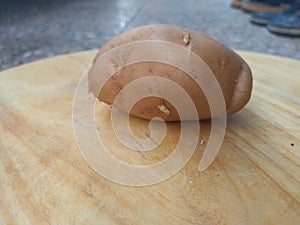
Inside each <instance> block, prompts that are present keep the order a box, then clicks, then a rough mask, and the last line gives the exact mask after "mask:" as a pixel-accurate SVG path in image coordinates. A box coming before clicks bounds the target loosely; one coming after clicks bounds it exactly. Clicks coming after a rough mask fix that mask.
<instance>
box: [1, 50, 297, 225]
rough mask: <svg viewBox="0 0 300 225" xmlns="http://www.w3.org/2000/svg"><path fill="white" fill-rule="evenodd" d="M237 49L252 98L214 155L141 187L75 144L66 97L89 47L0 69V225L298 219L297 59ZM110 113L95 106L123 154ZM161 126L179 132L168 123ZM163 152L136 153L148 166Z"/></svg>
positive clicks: (204, 132)
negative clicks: (109, 175) (101, 168)
mask: <svg viewBox="0 0 300 225" xmlns="http://www.w3.org/2000/svg"><path fill="white" fill-rule="evenodd" d="M239 53H240V54H241V56H242V57H243V58H244V59H245V60H246V61H247V62H248V63H249V65H250V66H251V68H252V70H253V76H254V90H253V96H252V98H251V101H250V102H249V103H248V105H247V106H246V108H244V109H243V110H242V111H240V112H239V113H237V114H235V115H233V116H231V117H230V118H229V119H228V124H227V131H226V136H225V139H224V142H223V145H222V149H221V151H220V153H219V154H218V156H217V158H216V160H215V161H214V162H213V164H212V165H211V166H210V167H209V168H208V169H207V170H206V171H204V172H201V173H200V172H199V171H198V164H199V160H200V158H201V156H202V154H203V151H204V148H205V144H204V145H201V144H199V145H198V146H197V149H196V151H195V154H194V155H193V157H192V158H191V160H190V161H189V162H188V164H187V165H186V166H185V167H184V168H183V169H182V170H180V171H179V172H178V173H177V174H176V175H175V176H173V177H171V178H170V179H168V180H167V181H165V182H163V183H159V184H156V185H152V186H147V187H130V186H123V185H119V184H116V183H113V182H111V181H109V180H106V179H104V178H103V177H101V176H100V175H98V174H97V173H96V172H95V171H94V170H93V169H92V168H91V167H89V165H88V164H87V162H86V161H85V160H84V159H83V158H82V156H81V154H80V152H79V150H78V148H77V146H76V142H75V138H74V135H73V130H72V102H73V96H74V92H75V88H76V85H77V84H78V82H79V80H80V78H81V76H82V74H83V72H84V70H85V69H86V68H87V67H88V65H89V64H90V62H91V60H92V59H93V57H94V56H95V54H96V51H89V52H82V53H77V54H71V55H65V56H59V57H55V58H51V59H46V60H42V61H38V62H34V63H30V64H26V65H23V66H19V67H16V68H13V69H10V70H7V71H4V72H1V73H0V224H218V225H219V224H230V225H233V224H236V225H240V224H243V225H245V224H249V225H250V224H251V225H253V224H268V225H270V224H278V225H279V224H280V225H283V224H284V225H296V224H300V141H299V140H300V138H299V134H300V126H299V125H300V87H299V84H300V72H299V71H300V62H299V61H295V60H291V59H285V58H280V57H275V56H268V55H262V54H256V53H248V52H239ZM109 115H110V109H109V107H106V106H105V105H98V108H97V110H96V118H97V121H98V122H99V123H102V125H103V126H105V132H104V133H103V135H104V138H105V142H106V144H108V145H109V146H110V147H111V149H112V151H113V152H115V153H116V154H118V153H119V155H118V157H125V158H124V160H131V159H132V158H131V157H128V155H127V154H126V155H122V151H121V150H122V149H121V147H120V149H119V147H118V146H119V145H118V143H117V142H116V140H115V138H114V137H113V133H112V131H111V127H110V125H109V118H110V117H109ZM131 125H132V126H133V129H134V128H140V127H143V129H144V128H145V129H147V126H146V125H147V124H146V123H145V121H143V120H139V119H135V118H131ZM103 126H102V127H103ZM209 126H210V125H209V122H202V123H201V138H199V140H202V139H203V140H207V139H208V136H209ZM168 128H171V134H173V135H175V136H176V132H179V131H180V126H178V124H176V123H172V124H168ZM136 132H137V133H138V132H139V129H136ZM100 133H101V132H100ZM171 144H175V145H176V137H175V138H172V137H170V136H169V139H168V140H167V145H171ZM163 150H164V149H162V151H158V153H156V154H158V155H149V156H143V157H142V158H143V160H145V161H147V160H148V162H152V161H151V160H154V159H157V158H159V157H161V156H162V155H164V154H166V153H168V152H166V151H167V150H166V151H163ZM132 154H133V153H132ZM126 156H127V158H126ZM134 157H136V158H138V157H139V156H136V155H135V156H133V158H134Z"/></svg>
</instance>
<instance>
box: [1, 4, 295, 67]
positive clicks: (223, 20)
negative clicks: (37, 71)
mask: <svg viewBox="0 0 300 225" xmlns="http://www.w3.org/2000/svg"><path fill="white" fill-rule="evenodd" d="M230 3H231V1H230V0H185V1H183V0H85V1H83V0H0V71H2V70H5V69H8V68H11V67H13V66H17V65H20V64H23V63H27V62H31V61H35V60H38V59H42V58H48V57H53V56H56V55H60V54H67V53H73V52H78V51H85V50H91V49H98V48H100V47H101V46H102V45H103V44H104V43H105V42H106V41H108V40H109V39H110V38H112V37H113V36H115V35H117V34H119V33H121V32H124V31H126V30H128V29H131V28H133V27H137V26H141V25H146V24H152V23H166V24H172V25H177V26H182V27H186V28H191V29H194V30H198V31H201V32H204V33H207V34H208V35H210V36H212V37H214V38H215V39H217V40H219V41H221V42H223V43H224V44H226V45H227V46H229V47H230V48H233V49H236V50H247V51H255V52H260V53H267V54H275V55H279V56H284V57H289V58H293V59H298V60H300V38H299V37H286V36H278V35H275V34H273V33H270V32H269V31H268V30H267V29H264V28H263V27H261V26H256V25H253V24H251V23H250V22H249V17H250V15H249V13H245V12H243V10H240V9H233V8H232V7H230Z"/></svg>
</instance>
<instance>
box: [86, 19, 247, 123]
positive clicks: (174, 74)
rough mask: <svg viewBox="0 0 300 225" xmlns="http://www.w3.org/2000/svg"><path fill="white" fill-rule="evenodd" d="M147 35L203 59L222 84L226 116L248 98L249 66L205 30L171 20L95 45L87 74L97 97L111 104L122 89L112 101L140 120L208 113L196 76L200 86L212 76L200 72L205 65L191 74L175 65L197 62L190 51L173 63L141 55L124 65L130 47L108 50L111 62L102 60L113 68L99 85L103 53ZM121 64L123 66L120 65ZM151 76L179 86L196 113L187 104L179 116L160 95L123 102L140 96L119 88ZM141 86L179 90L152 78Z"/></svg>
mask: <svg viewBox="0 0 300 225" xmlns="http://www.w3.org/2000/svg"><path fill="white" fill-rule="evenodd" d="M150 40H151V41H161V43H162V44H164V43H165V45H168V44H169V43H171V44H174V46H178V48H179V50H180V51H181V49H186V51H187V52H190V53H192V54H193V55H195V56H198V57H199V58H200V59H201V60H202V61H201V60H200V59H199V61H201V62H203V63H204V64H205V65H204V66H203V68H204V67H207V68H209V70H210V71H211V72H212V74H211V76H214V77H215V78H216V80H217V82H218V84H219V86H220V88H221V91H222V94H223V96H224V101H225V107H226V109H225V111H226V113H227V115H231V114H233V113H235V112H237V111H239V110H240V109H241V108H243V107H244V106H245V104H246V103H247V102H248V101H249V99H250V95H251V89H252V75H251V70H250V68H249V66H248V65H247V63H246V62H245V61H244V60H243V59H242V58H241V57H240V56H239V55H238V54H237V53H235V52H234V51H232V50H231V49H229V48H228V47H226V46H225V45H223V44H222V43H220V42H218V41H216V40H214V39H213V38H211V37H209V36H207V35H205V34H203V33H200V32H197V31H194V30H189V29H184V28H180V27H175V26H170V25H156V24H155V25H147V26H142V27H138V28H135V29H132V30H129V31H127V32H125V33H122V34H120V35H118V36H116V37H114V38H113V39H112V40H110V41H109V42H108V43H107V44H105V45H104V46H103V47H102V48H101V49H100V50H99V52H98V54H97V55H96V57H95V59H94V61H93V64H92V66H91V68H90V71H89V74H88V80H89V86H90V90H91V92H92V93H93V94H94V96H95V97H97V98H98V99H99V100H100V101H102V102H104V103H106V104H110V105H111V104H113V103H114V100H115V98H116V96H117V95H118V94H120V93H121V95H123V96H122V98H121V101H119V102H118V103H117V104H115V106H116V107H117V108H119V109H120V110H121V111H125V112H128V113H130V114H131V115H134V116H137V117H140V118H144V119H152V118H153V117H161V118H162V119H164V120H165V121H179V120H198V119H199V120H201V119H208V118H211V117H212V115H211V108H210V105H209V104H208V99H207V97H206V95H205V93H204V91H203V88H200V86H199V85H198V84H197V82H196V81H195V78H196V79H198V78H199V79H200V80H201V79H202V85H209V83H210V82H211V78H210V77H207V76H205V75H204V72H203V71H204V70H199V71H195V74H194V77H192V76H190V75H188V74H187V72H186V71H183V70H182V69H180V68H178V66H176V65H177V64H178V65H179V64H180V63H181V61H184V63H185V64H186V65H187V64H190V65H189V67H193V65H194V64H195V61H192V60H190V54H185V53H183V54H181V55H179V56H176V57H177V58H178V57H179V58H180V57H181V60H177V62H174V63H175V64H176V65H173V64H172V65H171V64H169V63H165V62H161V61H159V60H158V61H143V60H141V61H140V62H136V63H132V64H129V65H126V60H127V59H128V58H129V57H131V54H132V52H130V51H128V52H125V53H124V52H119V53H118V51H116V52H115V53H114V54H112V56H111V58H110V61H108V62H107V63H106V65H107V66H108V67H109V66H110V67H112V69H111V71H113V74H112V76H111V77H110V78H109V79H108V80H107V81H106V82H105V84H104V86H103V88H102V89H101V90H99V82H100V81H99V80H101V79H102V78H103V76H104V70H103V69H101V66H100V64H101V63H102V64H101V65H103V61H102V62H101V60H103V57H102V56H105V54H106V53H108V52H111V50H114V49H115V48H117V47H122V46H125V45H126V44H127V45H129V44H135V43H143V41H150ZM179 50H178V51H179ZM151 51H152V50H151V49H150V50H149V48H147V49H145V51H144V53H143V54H144V55H145V56H147V55H148V54H150V53H151V54H155V53H156V52H157V55H158V58H161V57H162V58H163V57H164V53H163V50H161V52H160V50H159V49H153V51H154V52H151ZM180 51H179V52H180ZM165 57H166V58H167V57H169V56H165ZM120 64H122V65H123V64H124V65H126V66H125V67H121V66H120ZM150 76H154V77H158V78H166V79H169V80H171V81H173V82H175V83H176V84H178V85H180V87H182V88H183V89H184V90H185V91H186V93H187V94H188V95H189V96H190V98H191V99H192V102H193V104H194V106H195V108H196V110H197V113H198V116H197V117H195V116H191V117H189V116H188V115H189V114H190V113H189V111H188V110H189V109H187V110H186V111H185V114H186V115H187V116H186V117H184V118H182V117H180V116H179V113H178V109H176V107H175V106H174V104H173V103H172V102H171V101H168V100H167V99H165V98H163V97H161V96H148V97H145V98H143V99H140V100H139V101H138V102H136V103H135V104H134V105H133V107H132V108H131V109H130V110H128V109H127V106H128V104H130V102H131V98H133V97H136V96H134V95H136V94H137V95H138V93H135V92H134V91H131V92H128V93H127V94H126V93H122V91H123V90H125V89H126V88H125V87H126V85H128V84H130V83H131V82H132V81H137V80H139V79H142V78H147V77H150ZM102 80H103V79H102ZM101 82H102V81H101ZM144 85H145V84H144ZM143 88H145V89H147V90H148V89H149V90H153V89H155V88H159V89H160V90H157V91H158V92H159V93H168V94H169V95H170V96H176V93H177V92H176V91H177V90H175V89H174V88H170V86H169V85H164V86H162V85H157V83H155V82H148V83H147V84H146V85H145V86H144V87H143ZM172 92H174V93H172ZM130 93H131V94H130ZM221 100H222V99H221ZM181 101H182V100H181ZM182 103H184V101H182ZM210 104H219V103H218V102H217V101H216V102H210Z"/></svg>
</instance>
